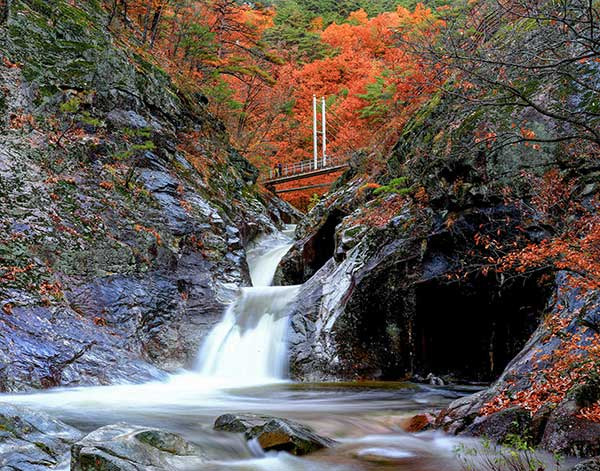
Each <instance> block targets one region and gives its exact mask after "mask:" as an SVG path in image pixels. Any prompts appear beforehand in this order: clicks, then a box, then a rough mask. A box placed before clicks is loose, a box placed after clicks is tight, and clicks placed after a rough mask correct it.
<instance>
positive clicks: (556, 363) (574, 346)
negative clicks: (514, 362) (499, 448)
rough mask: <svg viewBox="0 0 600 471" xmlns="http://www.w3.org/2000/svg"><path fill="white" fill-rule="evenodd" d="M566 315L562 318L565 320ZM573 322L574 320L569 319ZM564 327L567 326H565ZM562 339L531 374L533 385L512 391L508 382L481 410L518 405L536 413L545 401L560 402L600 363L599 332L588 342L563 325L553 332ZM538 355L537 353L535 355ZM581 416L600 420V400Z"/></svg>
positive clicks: (580, 414)
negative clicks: (504, 388)
mask: <svg viewBox="0 0 600 471" xmlns="http://www.w3.org/2000/svg"><path fill="white" fill-rule="evenodd" d="M564 320H565V319H561V321H564ZM566 321H567V323H570V320H568V319H567V320H566ZM563 328H564V327H563ZM552 336H553V338H555V339H558V338H560V339H562V340H561V343H560V345H559V346H558V348H556V349H555V350H554V351H553V352H552V354H551V355H542V356H540V357H539V358H538V360H539V361H538V362H535V363H534V370H533V371H532V373H531V376H530V382H531V386H530V387H529V388H527V389H524V390H520V391H510V392H509V390H510V389H512V387H513V384H510V383H507V385H506V390H505V391H502V392H501V393H500V394H499V395H498V396H496V397H495V398H494V399H493V400H491V401H490V402H488V403H487V404H485V406H484V407H483V408H482V409H481V411H480V412H481V414H483V415H489V414H493V413H495V412H498V411H501V410H503V409H506V408H508V407H511V406H514V405H518V406H520V407H522V408H524V409H525V410H528V411H529V412H531V413H532V414H535V413H536V412H537V411H538V410H539V409H540V408H541V407H542V406H543V405H545V404H555V405H556V404H559V403H560V402H562V400H563V399H564V398H565V397H566V395H567V393H568V392H569V391H570V390H571V389H572V388H573V387H574V386H575V385H577V384H580V383H582V382H585V381H586V380H587V379H588V378H589V377H591V376H593V375H594V372H595V371H597V368H598V365H599V364H600V336H599V335H598V334H595V335H594V336H593V337H592V342H590V343H588V344H586V345H584V344H583V342H581V338H580V336H578V335H570V334H566V333H565V331H564V330H562V329H559V330H557V331H555V332H554V333H553V334H552ZM533 359H535V357H534V358H533ZM540 361H543V362H550V364H551V366H550V367H548V368H544V369H538V368H539V367H538V365H539V362H540ZM578 417H581V418H585V419H587V420H591V421H594V422H600V404H599V403H596V404H593V405H592V406H590V407H586V408H583V409H581V410H580V411H579V414H578Z"/></svg>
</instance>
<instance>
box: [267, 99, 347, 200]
mask: <svg viewBox="0 0 600 471" xmlns="http://www.w3.org/2000/svg"><path fill="white" fill-rule="evenodd" d="M334 125H335V122H334ZM327 126H328V123H327V105H326V101H325V97H323V98H321V130H319V119H318V106H317V97H316V96H315V95H313V158H312V159H311V160H303V161H301V162H295V163H292V164H285V165H282V164H279V165H276V166H275V167H274V168H272V169H270V170H269V174H268V175H266V174H265V175H264V176H263V178H261V183H262V184H263V185H264V186H265V187H266V188H268V189H270V190H271V191H273V192H274V193H277V194H280V193H291V192H294V191H302V190H310V189H313V188H325V187H329V186H331V184H332V183H333V181H332V182H329V183H319V184H314V185H304V186H294V187H292V188H279V189H278V188H277V185H281V184H284V183H290V182H296V181H299V180H303V179H307V178H312V177H317V176H319V175H328V174H331V173H336V172H340V171H342V170H345V169H346V168H348V166H349V165H348V162H347V160H346V159H342V158H341V157H339V156H338V157H336V156H330V155H327ZM330 126H331V125H330ZM319 135H321V140H320V141H321V153H319Z"/></svg>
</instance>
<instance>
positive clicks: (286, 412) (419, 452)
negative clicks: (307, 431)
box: [0, 227, 476, 471]
mask: <svg viewBox="0 0 600 471" xmlns="http://www.w3.org/2000/svg"><path fill="white" fill-rule="evenodd" d="M291 234H293V228H291V227H290V228H288V230H287V231H285V232H283V233H279V234H275V235H271V236H268V237H263V238H261V239H260V240H259V241H258V242H257V243H256V244H255V246H254V247H252V248H251V249H250V250H249V251H248V263H249V266H250V273H251V278H252V281H253V286H252V287H247V288H242V289H241V291H240V294H239V296H238V298H237V300H236V301H235V302H234V303H233V304H232V305H231V306H229V308H228V309H227V310H226V312H225V314H224V317H223V320H222V321H221V322H220V323H219V324H218V325H217V326H216V327H215V328H214V329H213V331H212V332H211V333H210V334H209V335H208V336H207V338H206V339H205V341H204V343H203V345H202V346H201V348H200V352H199V355H198V360H197V365H196V369H195V371H191V372H185V373H180V374H176V375H172V376H171V377H170V378H169V379H168V380H167V381H164V382H153V383H146V384H140V385H115V386H105V387H85V388H72V389H56V390H53V391H48V392H44V393H38V394H19V395H10V396H9V395H5V396H0V401H3V402H11V403H18V404H22V405H26V406H28V407H31V408H35V409H40V410H44V411H46V412H49V413H51V414H53V415H54V416H56V417H58V418H60V419H61V420H63V421H65V422H67V423H69V424H71V425H74V426H76V427H78V428H80V429H82V430H84V431H91V430H93V429H96V428H98V427H101V426H104V425H107V424H113V423H117V422H128V423H131V424H137V425H145V426H153V427H157V428H162V429H166V430H171V431H173V432H177V433H180V434H182V435H183V436H184V437H186V438H187V439H189V440H191V441H193V442H196V443H198V444H201V445H202V446H203V448H205V449H206V450H207V455H208V456H209V457H210V461H209V462H208V463H207V464H205V465H203V466H202V468H201V469H202V470H207V471H224V470H248V471H251V470H255V471H259V470H264V471H325V470H334V471H335V470H344V471H354V470H356V471H374V470H391V469H393V470H406V471H408V470H411V471H441V470H448V471H453V470H457V471H458V470H461V469H465V468H464V467H461V466H460V465H459V463H458V461H457V460H456V458H455V448H456V447H457V446H458V445H459V442H458V440H457V439H455V438H450V437H447V436H444V435H443V434H441V433H439V432H424V433H420V434H409V433H406V432H403V431H402V425H403V423H405V421H406V420H407V418H409V417H410V416H412V415H414V414H415V413H418V412H421V411H423V410H429V409H435V408H441V407H443V406H445V405H447V404H448V403H449V402H450V401H451V400H453V399H455V398H457V397H460V396H461V395H463V394H468V393H470V392H471V391H470V390H469V389H468V388H464V389H463V390H461V391H457V390H453V391H451V390H445V389H443V388H436V387H429V386H417V385H412V384H405V383H358V384H297V383H293V382H290V381H287V380H286V379H285V376H286V374H285V373H286V370H287V352H286V333H287V325H288V320H289V319H288V316H287V308H288V307H289V304H290V303H291V302H292V301H293V300H294V299H295V298H296V296H297V294H298V291H299V287H297V286H271V284H272V280H273V276H274V274H275V270H276V268H277V265H278V263H279V261H280V260H281V258H282V257H283V256H284V255H285V254H286V253H287V251H288V250H289V249H290V247H291V244H292V239H291ZM235 412H256V413H265V414H270V415H275V416H279V417H285V418H290V419H294V420H297V421H299V422H301V423H304V424H306V425H309V426H311V427H313V428H314V429H315V431H316V432H317V433H319V434H321V435H326V436H329V437H331V438H334V439H336V440H337V441H338V442H339V445H338V446H336V447H334V448H332V449H329V450H323V451H320V452H317V453H315V454H312V455H309V456H307V457H302V458H299V457H295V456H292V455H289V454H287V453H283V452H281V453H276V452H270V453H264V452H262V450H260V449H257V447H256V446H253V445H252V444H251V443H246V442H245V440H243V438H242V437H241V436H238V435H235V434H227V433H219V432H215V431H213V430H212V424H213V423H214V420H215V418H216V417H217V416H219V415H221V414H224V413H235ZM462 443H463V446H464V444H465V442H464V440H463V442H462ZM475 443H476V442H474V441H467V442H466V446H467V447H470V446H476V445H475ZM64 467H65V469H68V465H67V464H64Z"/></svg>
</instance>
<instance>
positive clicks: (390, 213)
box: [353, 195, 406, 228]
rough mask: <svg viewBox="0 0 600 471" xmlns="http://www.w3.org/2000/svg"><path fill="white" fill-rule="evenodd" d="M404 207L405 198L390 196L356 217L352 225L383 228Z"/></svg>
mask: <svg viewBox="0 0 600 471" xmlns="http://www.w3.org/2000/svg"><path fill="white" fill-rule="evenodd" d="M405 206H406V198H405V197H403V196H399V195H392V196H389V197H387V198H386V199H385V200H383V201H381V202H379V201H378V202H377V204H376V205H375V206H373V205H371V206H369V208H368V210H367V211H365V212H363V214H361V215H360V216H358V217H356V218H355V219H354V221H353V224H354V225H367V226H371V227H377V228H383V227H385V226H386V225H387V224H388V223H389V222H390V221H391V220H392V219H393V218H394V217H396V216H397V215H398V214H399V213H400V211H401V210H402V209H403V208H404V207H405Z"/></svg>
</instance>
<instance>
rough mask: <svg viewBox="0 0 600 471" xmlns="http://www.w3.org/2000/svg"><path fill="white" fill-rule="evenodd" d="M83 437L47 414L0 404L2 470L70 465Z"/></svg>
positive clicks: (33, 470)
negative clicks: (73, 447) (74, 448)
mask: <svg viewBox="0 0 600 471" xmlns="http://www.w3.org/2000/svg"><path fill="white" fill-rule="evenodd" d="M81 436H82V433H81V432H80V431H79V430H77V429H75V428H73V427H71V426H69V425H67V424H65V423H62V422H60V421H59V420H56V419H54V418H52V417H50V416H49V415H47V414H44V413H42V412H37V411H32V410H28V409H25V408H22V407H17V406H13V405H10V404H2V403H0V469H3V470H4V469H6V470H9V469H10V470H13V471H44V470H48V469H51V468H54V467H56V466H58V465H61V464H65V463H68V460H69V449H70V446H71V444H72V443H74V442H75V441H77V440H78V439H79V438H81Z"/></svg>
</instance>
